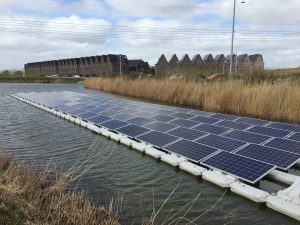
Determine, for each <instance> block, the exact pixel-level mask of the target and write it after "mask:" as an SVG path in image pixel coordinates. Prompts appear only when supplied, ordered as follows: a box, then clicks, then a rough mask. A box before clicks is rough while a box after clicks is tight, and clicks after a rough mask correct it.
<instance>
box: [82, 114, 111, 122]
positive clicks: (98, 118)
mask: <svg viewBox="0 0 300 225" xmlns="http://www.w3.org/2000/svg"><path fill="white" fill-rule="evenodd" d="M108 120H111V118H110V117H108V116H103V115H98V116H95V117H91V118H88V121H90V122H93V123H97V124H100V123H103V122H105V121H108Z"/></svg>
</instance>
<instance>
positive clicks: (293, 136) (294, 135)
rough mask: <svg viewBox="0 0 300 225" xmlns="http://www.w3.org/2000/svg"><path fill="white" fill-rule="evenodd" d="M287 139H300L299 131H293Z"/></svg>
mask: <svg viewBox="0 0 300 225" xmlns="http://www.w3.org/2000/svg"><path fill="white" fill-rule="evenodd" d="M288 139H291V140H293V141H300V132H299V133H294V134H293V135H292V136H290V137H289V138H288Z"/></svg>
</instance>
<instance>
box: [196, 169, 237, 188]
mask: <svg viewBox="0 0 300 225" xmlns="http://www.w3.org/2000/svg"><path fill="white" fill-rule="evenodd" d="M202 178H203V179H204V180H207V181H209V182H211V183H213V184H216V185H218V186H220V187H222V188H228V187H230V184H231V183H232V182H234V181H235V180H236V179H235V178H234V177H232V176H229V175H226V174H224V173H222V172H219V171H212V170H207V171H204V172H203V173H202Z"/></svg>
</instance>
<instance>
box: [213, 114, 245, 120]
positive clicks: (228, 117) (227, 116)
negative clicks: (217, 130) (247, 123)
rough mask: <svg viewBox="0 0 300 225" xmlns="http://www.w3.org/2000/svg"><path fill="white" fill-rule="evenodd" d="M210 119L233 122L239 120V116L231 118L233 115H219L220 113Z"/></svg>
mask: <svg viewBox="0 0 300 225" xmlns="http://www.w3.org/2000/svg"><path fill="white" fill-rule="evenodd" d="M210 117H212V118H216V119H220V120H235V119H237V118H240V117H239V116H233V115H228V114H221V113H215V114H213V115H212V116H210Z"/></svg>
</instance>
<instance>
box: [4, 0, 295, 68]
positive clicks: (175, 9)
mask: <svg viewBox="0 0 300 225" xmlns="http://www.w3.org/2000/svg"><path fill="white" fill-rule="evenodd" d="M237 2H238V1H237ZM232 3H233V0H211V1H208V0H206V1H200V0H198V1H197V0H190V1H186V2H182V1H181V0H175V1H174V0H173V1H171V0H161V1H152V2H151V1H150V0H145V1H137V0H129V1H126V2H124V1H123V2H122V1H117V0H107V1H106V2H103V1H99V0H76V1H72V2H70V1H68V2H66V1H63V0H30V1H26V2H22V1H20V0H11V1H9V2H8V1H7V2H3V4H1V5H0V13H1V17H0V23H1V28H0V29H1V33H0V48H1V51H0V56H1V58H3V60H1V61H0V69H10V68H22V67H23V64H24V63H26V62H30V61H42V60H48V59H59V58H66V57H80V56H87V55H96V54H108V53H116V54H120V53H123V54H127V56H128V57H129V58H142V59H144V60H147V61H149V62H150V63H151V64H152V65H154V64H155V63H156V61H157V59H158V58H159V56H160V55H161V54H162V53H165V54H166V56H167V57H171V55H172V54H173V53H176V54H177V55H178V57H181V56H182V55H183V54H185V53H188V54H189V55H190V57H192V56H193V55H194V54H197V53H200V54H201V55H202V56H204V55H206V54H208V53H213V54H215V55H216V54H220V53H224V54H229V51H230V29H231V24H230V21H231V19H232ZM127 6H128V7H127ZM141 6H143V7H141ZM146 6H151V7H146ZM190 6H195V7H193V8H191V7H190ZM274 8H278V11H276V10H274ZM299 8H300V1H296V0H287V1H285V3H284V4H282V5H274V1H271V0H265V1H260V0H246V4H239V3H238V5H237V33H236V41H235V51H237V52H238V53H248V54H253V53H262V54H263V56H264V59H265V62H266V66H268V67H294V66H299V64H300V63H299V61H300V59H299V58H300V45H299V43H300V42H299V38H298V36H299V34H297V35H296V33H295V34H292V33H287V34H284V33H283V32H282V31H283V30H291V31H294V32H299V33H300V26H299V25H298V24H299V22H300V17H299V16H298V11H297V10H298V9H299ZM28 21H31V22H28ZM37 21H41V22H40V23H39V22H37ZM284 24H289V25H284ZM222 30H226V31H224V32H222ZM266 30H273V31H274V30H275V31H277V32H275V33H271V32H270V33H266ZM253 31H255V32H253ZM259 32H262V33H259ZM280 35H281V36H282V37H280Z"/></svg>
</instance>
